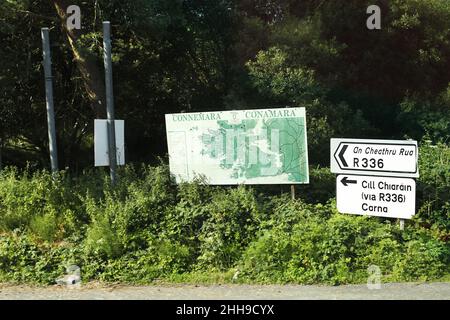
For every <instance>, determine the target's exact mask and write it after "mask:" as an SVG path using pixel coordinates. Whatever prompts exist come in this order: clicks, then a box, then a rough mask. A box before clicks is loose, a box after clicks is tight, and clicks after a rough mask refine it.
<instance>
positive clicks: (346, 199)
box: [330, 139, 419, 230]
mask: <svg viewBox="0 0 450 320" xmlns="http://www.w3.org/2000/svg"><path fill="white" fill-rule="evenodd" d="M330 148H331V149H330V153H331V159H330V167H331V172H333V173H336V174H338V175H337V177H336V204H337V209H338V211H339V212H341V213H348V214H359V215H369V216H379V217H389V218H399V219H400V220H399V221H400V229H401V230H403V228H404V223H405V219H411V218H412V216H413V215H414V214H415V205H416V182H415V180H414V179H411V178H417V177H419V170H418V154H419V151H418V147H417V141H412V140H406V141H401V140H363V139H331V141H330Z"/></svg>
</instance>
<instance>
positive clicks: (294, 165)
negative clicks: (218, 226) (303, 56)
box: [166, 108, 309, 185]
mask: <svg viewBox="0 0 450 320" xmlns="http://www.w3.org/2000/svg"><path fill="white" fill-rule="evenodd" d="M166 130H167V139H168V149H169V160H170V171H171V173H172V174H173V175H174V176H175V178H176V180H177V182H181V181H193V180H195V179H197V178H199V179H205V180H206V181H207V182H208V183H210V184H222V185H223V184H297V183H308V182H309V177H308V152H307V143H306V121H305V109H304V108H282V109H262V110H239V111H218V112H203V113H181V114H167V115H166Z"/></svg>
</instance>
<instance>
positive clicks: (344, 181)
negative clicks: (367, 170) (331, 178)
mask: <svg viewBox="0 0 450 320" xmlns="http://www.w3.org/2000/svg"><path fill="white" fill-rule="evenodd" d="M341 182H342V184H343V185H344V186H347V185H348V184H355V183H357V181H356V180H348V178H347V177H343V178H342V180H341Z"/></svg>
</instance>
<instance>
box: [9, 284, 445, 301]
mask: <svg viewBox="0 0 450 320" xmlns="http://www.w3.org/2000/svg"><path fill="white" fill-rule="evenodd" d="M5 299H7V300H37V299H46V300H79V299H82V300H86V299H88V300H111V299H113V300H129V299H132V300H167V299H169V300H172V299H173V300H191V299H198V300H204V299H211V300H224V299H231V300H244V299H245V300H247V299H249V300H252V299H262V300H264V299H273V300H278V299H282V300H292V299H293V300H297V299H298V300H310V299H323V300H336V299H344V300H348V299H368V300H374V299H385V300H391V299H402V300H403V299H405V300H417V299H419V300H421V299H439V300H442V299H443V300H450V282H435V283H389V284H382V285H381V288H380V289H371V290H369V289H368V288H367V286H366V285H346V286H334V287H333V286H301V285H264V286H262V285H210V286H196V285H162V286H161V285H157V286H101V285H92V284H88V285H81V286H79V287H73V286H72V287H66V286H50V287H27V286H9V285H5V284H3V285H2V284H0V300H5Z"/></svg>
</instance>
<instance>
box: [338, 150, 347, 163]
mask: <svg viewBox="0 0 450 320" xmlns="http://www.w3.org/2000/svg"><path fill="white" fill-rule="evenodd" d="M347 148H348V144H344V146H343V147H342V149H341V152H339V155H338V156H339V159H341V162H342V165H343V166H344V167H348V164H347V161H345V159H344V153H345V150H347Z"/></svg>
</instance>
